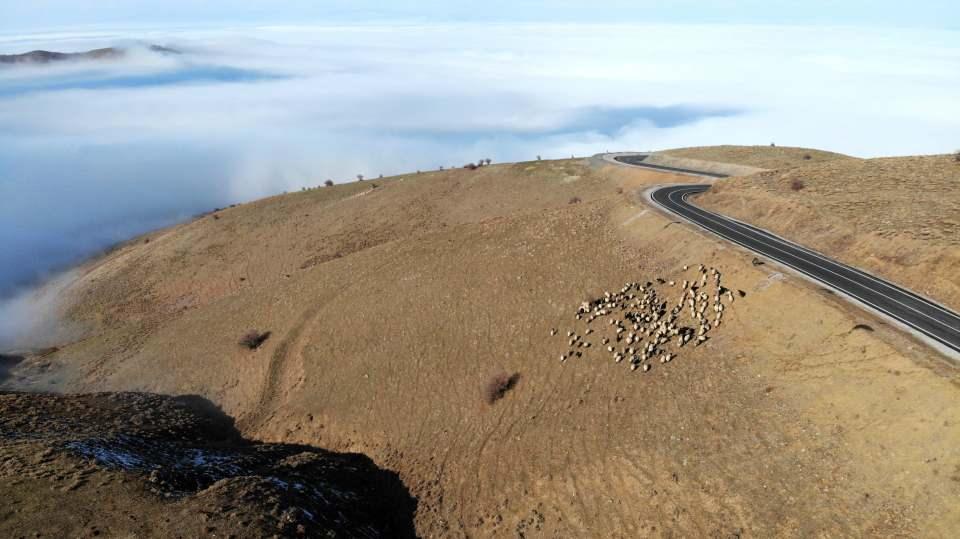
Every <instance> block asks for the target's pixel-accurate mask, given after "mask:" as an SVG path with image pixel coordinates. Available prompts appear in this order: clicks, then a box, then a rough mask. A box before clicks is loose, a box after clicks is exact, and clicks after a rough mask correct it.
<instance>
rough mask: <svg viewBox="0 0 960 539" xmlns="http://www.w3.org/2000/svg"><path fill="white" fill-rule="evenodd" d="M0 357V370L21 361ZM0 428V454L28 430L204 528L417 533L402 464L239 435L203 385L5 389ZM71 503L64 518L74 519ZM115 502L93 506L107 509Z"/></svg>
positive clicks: (255, 532)
mask: <svg viewBox="0 0 960 539" xmlns="http://www.w3.org/2000/svg"><path fill="white" fill-rule="evenodd" d="M0 358H2V359H0V366H2V367H3V368H4V369H5V370H6V369H7V368H8V367H9V366H11V364H15V361H16V360H17V359H18V358H17V357H16V356H10V355H7V356H0ZM0 431H2V432H4V433H5V436H0V454H2V451H3V450H4V449H10V447H5V444H10V443H13V442H14V441H15V440H25V439H26V440H30V441H31V443H32V444H37V445H40V446H44V447H46V448H47V449H46V450H48V451H55V452H65V453H66V454H68V455H70V456H72V457H75V458H79V459H81V460H82V461H83V462H85V463H88V464H90V465H94V466H96V467H99V468H102V469H105V470H110V471H111V472H114V473H121V474H123V475H124V476H125V477H126V480H129V481H134V482H139V483H142V485H143V487H144V488H146V490H147V491H149V492H151V493H154V494H156V495H158V496H159V497H160V499H161V500H169V501H174V502H176V503H178V504H180V505H179V507H181V508H182V509H183V511H184V514H192V515H194V516H197V517H198V518H200V515H206V518H209V519H211V520H210V521H209V522H207V525H208V526H213V525H214V524H213V520H218V522H219V523H218V524H216V525H217V526H223V527H225V528H226V527H229V526H235V525H237V523H238V522H246V523H248V524H250V525H256V526H257V527H256V528H255V529H254V528H249V529H244V531H245V533H247V534H248V536H263V535H264V534H265V533H266V532H267V531H269V534H267V535H271V536H280V537H303V536H307V537H328V536H329V537H400V538H405V537H416V529H415V527H414V514H415V513H416V510H417V500H416V498H415V497H413V496H412V495H411V494H410V491H409V490H408V489H407V487H406V486H405V485H404V484H403V482H402V481H401V480H400V477H399V475H398V474H397V473H395V472H393V471H390V470H386V469H382V468H379V467H378V466H377V465H376V464H375V463H374V462H373V460H371V459H370V458H369V457H367V456H366V455H361V454H357V453H337V452H334V451H328V450H326V449H323V448H319V447H312V446H308V445H302V444H284V443H263V442H258V441H254V440H248V439H245V438H244V437H243V436H242V435H241V433H240V432H239V431H238V430H237V427H236V424H235V421H234V419H233V418H232V417H230V416H229V415H228V414H226V413H225V412H224V411H223V410H222V409H221V408H220V407H218V406H217V405H216V404H214V403H213V402H211V401H209V400H207V399H205V398H203V397H201V396H198V395H183V396H179V397H171V396H166V395H157V394H152V393H133V392H124V393H93V394H55V393H25V392H0ZM51 462H54V461H51ZM34 471H36V470H34ZM46 472H49V470H46V471H45V473H46ZM72 510H73V509H72V508H71V507H66V506H64V507H61V508H60V509H59V511H61V512H63V514H62V515H60V516H61V517H64V518H68V519H73V518H80V517H81V515H74V514H71V511H72ZM84 510H86V509H84ZM113 510H114V508H110V507H98V508H97V511H98V515H100V516H103V517H105V518H107V517H112V516H115V515H112V514H110V512H111V511H113ZM205 522H206V521H205ZM184 526H185V527H184V532H185V533H186V534H187V535H190V533H187V532H188V530H189V529H190V528H189V524H186V523H185V524H184Z"/></svg>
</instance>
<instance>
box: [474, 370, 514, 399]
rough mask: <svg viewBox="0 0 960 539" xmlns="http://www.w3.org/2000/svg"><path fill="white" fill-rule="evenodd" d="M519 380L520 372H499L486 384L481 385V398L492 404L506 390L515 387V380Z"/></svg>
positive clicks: (501, 396) (505, 392)
mask: <svg viewBox="0 0 960 539" xmlns="http://www.w3.org/2000/svg"><path fill="white" fill-rule="evenodd" d="M519 381H520V373H519V372H515V373H513V374H507V373H505V372H501V373H500V374H497V375H495V376H494V377H493V378H491V379H490V380H489V381H487V384H486V385H485V386H483V400H484V401H486V403H487V404H493V403H495V402H497V401H498V400H500V399H502V398H503V397H504V396H505V395H506V394H507V392H508V391H510V390H511V389H513V388H514V387H516V385H517V382H519Z"/></svg>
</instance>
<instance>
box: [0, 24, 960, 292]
mask: <svg viewBox="0 0 960 539" xmlns="http://www.w3.org/2000/svg"><path fill="white" fill-rule="evenodd" d="M136 42H142V43H157V44H162V45H170V46H172V47H176V48H178V49H181V50H183V51H184V52H185V53H186V54H184V55H181V56H160V55H157V54H153V53H150V52H149V51H146V50H143V49H138V50H136V51H135V53H134V54H131V55H130V56H129V57H128V58H126V59H124V60H121V61H116V62H113V63H78V64H71V65H55V66H54V65H51V66H44V67H30V68H26V67H16V68H8V69H0V252H3V253H4V260H5V263H4V264H3V267H2V268H0V296H2V295H3V294H4V293H9V292H10V291H11V287H12V286H13V284H15V283H22V282H25V281H29V280H30V279H33V278H36V277H37V276H40V275H43V274H44V273H45V272H48V271H50V270H51V269H53V268H56V267H58V266H61V265H64V264H68V263H71V262H74V261H76V260H77V258H78V257H81V256H85V255H89V254H91V253H92V252H95V251H96V250H97V249H100V248H103V247H104V246H106V245H107V244H109V243H110V242H113V241H117V240H120V239H123V238H125V237H128V236H130V235H132V234H135V233H138V232H143V231H145V230H147V229H149V228H151V227H155V226H159V225H162V224H165V223H171V222H174V221H176V220H178V219H183V218H185V217H187V216H189V215H191V214H193V213H196V212H199V211H204V210H208V209H211V208H212V207H214V206H223V205H226V204H228V203H231V202H237V201H242V200H248V199H251V198H256V197H261V196H264V195H267V194H271V193H276V192H279V191H283V190H295V189H299V188H300V187H303V186H315V185H318V184H321V183H322V182H323V181H324V180H325V179H327V178H333V179H335V180H346V179H348V178H352V177H354V176H355V175H356V174H358V173H362V174H364V175H366V176H368V177H374V176H376V175H378V174H381V173H383V174H392V173H399V172H404V171H409V170H414V169H432V168H436V167H438V166H440V165H444V166H451V165H462V164H463V163H465V162H467V161H474V160H476V159H478V158H481V157H490V158H492V159H494V160H495V161H500V162H503V161H513V160H523V159H530V158H532V157H533V156H535V155H537V154H540V155H543V156H544V157H564V156H569V155H570V154H577V155H587V154H592V153H596V152H601V151H605V150H610V151H615V150H630V149H641V150H642V149H658V148H667V147H677V146H690V145H704V144H724V143H727V144H767V143H770V142H776V143H778V144H781V145H800V146H811V147H818V148H824V149H830V150H836V151H841V152H847V153H852V154H855V155H859V156H876V155H889V154H901V155H902V154H917V153H939V152H946V151H951V150H953V149H956V147H958V146H960V137H958V134H960V100H958V99H957V98H956V95H957V94H956V89H957V88H960V32H955V31H947V30H941V31H933V30H926V31H913V30H894V29H884V30H880V29H872V30H871V29H856V28H815V27H777V26H732V25H700V26H697V25H652V24H651V25H566V24H551V25H546V24H527V25H517V24H503V25H491V24H486V25H474V24H444V25H408V26H398V25H392V26H387V25H383V26H377V25H365V26H309V27H307V26H282V27H281V26H273V27H257V28H251V27H242V28H239V27H238V28H236V29H233V30H223V29H221V30H190V31H171V30H140V31H136V32H132V31H117V32H111V31H91V32H88V33H86V34H83V33H72V34H69V33H60V34H49V33H48V34H38V35H16V36H13V35H7V36H2V37H0V52H4V53H14V52H23V51H27V50H31V49H35V48H47V49H51V50H59V51H79V50H86V49H90V48H96V47H102V46H111V45H121V46H124V45H129V44H131V43H136Z"/></svg>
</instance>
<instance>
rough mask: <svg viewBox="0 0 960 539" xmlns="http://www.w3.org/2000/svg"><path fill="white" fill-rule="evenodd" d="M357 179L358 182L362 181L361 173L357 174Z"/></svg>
mask: <svg viewBox="0 0 960 539" xmlns="http://www.w3.org/2000/svg"><path fill="white" fill-rule="evenodd" d="M357 181H358V182H362V181H363V174H357Z"/></svg>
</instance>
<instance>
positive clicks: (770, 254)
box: [617, 156, 960, 354]
mask: <svg viewBox="0 0 960 539" xmlns="http://www.w3.org/2000/svg"><path fill="white" fill-rule="evenodd" d="M629 157H632V156H618V157H617V160H618V161H622V162H625V163H627V164H631V165H635V166H642V167H646V168H657V169H662V168H669V167H653V166H651V165H647V164H643V163H642V161H643V160H642V159H636V158H635V159H633V160H632V161H633V162H631V161H630V160H627V159H628V158H629ZM638 157H639V156H638ZM674 171H675V172H684V173H688V174H699V173H698V172H697V171H694V170H686V169H675V170H674ZM704 175H707V174H704ZM709 176H711V177H722V176H719V175H716V174H709ZM708 189H710V185H708V184H699V185H674V186H669V187H661V188H659V189H657V190H656V191H653V192H652V193H651V194H650V198H651V199H652V200H653V202H654V203H656V204H657V205H659V206H661V207H663V208H664V209H666V210H667V211H669V212H671V213H674V214H676V215H678V216H680V217H683V218H684V219H686V220H687V221H690V222H691V223H694V224H697V225H699V226H701V227H703V228H705V229H707V230H709V231H710V232H713V233H714V234H717V235H718V236H721V237H723V238H725V239H727V240H729V241H732V242H734V243H736V244H738V245H740V246H742V247H745V248H747V249H749V250H751V251H753V252H755V253H757V254H760V255H762V256H764V257H766V258H769V259H771V260H775V261H776V262H779V263H780V264H783V265H785V266H789V267H791V268H793V269H794V270H796V271H799V272H800V273H803V274H804V275H807V276H809V277H811V278H813V279H815V280H817V281H820V282H822V283H824V284H826V285H828V286H829V287H831V288H834V289H836V290H839V291H841V292H843V293H844V294H846V295H848V296H849V297H851V298H853V299H854V300H856V301H858V302H860V303H862V304H864V305H866V306H867V307H870V308H872V309H874V310H876V311H879V312H880V313H882V314H885V315H887V316H889V317H891V318H893V319H895V320H897V321H899V322H901V323H903V324H904V325H906V326H908V327H909V328H911V329H913V330H915V331H917V332H918V333H920V334H922V335H924V336H926V337H927V338H928V339H930V340H932V341H934V342H935V343H937V344H939V345H941V346H942V347H945V348H946V349H948V350H951V351H953V352H954V353H955V354H960V315H958V314H957V313H955V312H953V311H951V310H949V309H947V308H946V307H943V306H942V305H937V304H936V303H934V302H932V301H930V300H928V299H926V298H924V297H922V296H919V295H917V294H915V293H913V292H910V291H909V290H906V289H904V288H901V287H899V286H897V285H895V284H893V283H891V282H888V281H885V280H883V279H880V278H878V277H874V276H873V275H870V274H868V273H866V272H864V271H861V270H858V269H856V268H854V267H851V266H847V265H846V264H842V263H840V262H837V261H835V260H832V259H830V258H827V257H826V256H824V255H822V254H819V253H817V252H815V251H811V250H809V249H806V248H804V247H801V246H799V245H797V244H795V243H793V242H790V241H788V240H785V239H783V238H781V237H779V236H776V235H774V234H771V233H770V232H767V231H765V230H762V229H760V228H757V227H754V226H751V225H748V224H745V223H741V222H739V221H735V220H733V219H729V218H727V217H724V216H722V215H719V214H716V213H713V212H709V211H706V210H704V209H702V208H698V207H697V206H695V205H693V204H691V203H690V202H689V200H688V198H689V197H691V196H693V195H696V194H699V193H702V192H704V191H706V190H708Z"/></svg>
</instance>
